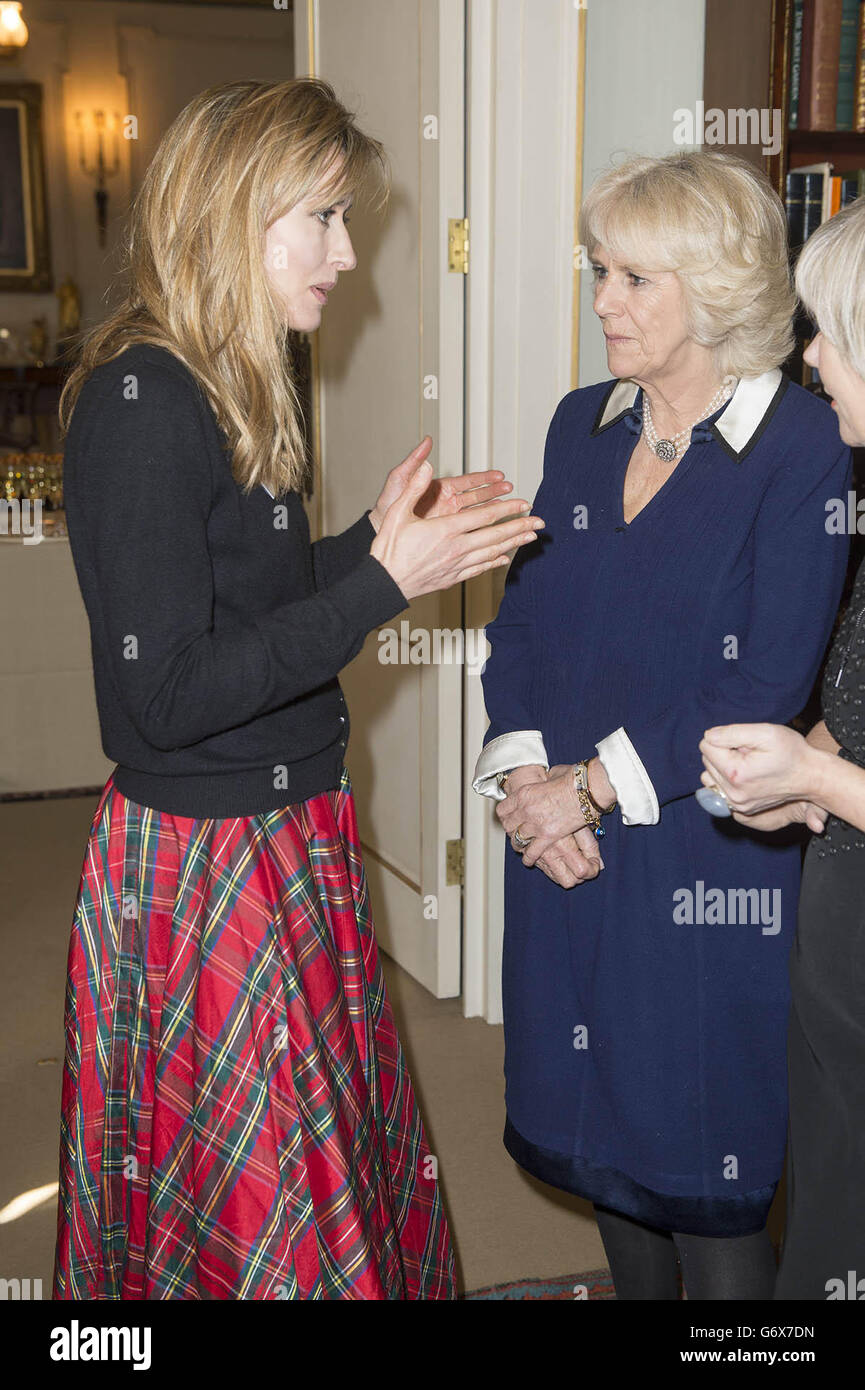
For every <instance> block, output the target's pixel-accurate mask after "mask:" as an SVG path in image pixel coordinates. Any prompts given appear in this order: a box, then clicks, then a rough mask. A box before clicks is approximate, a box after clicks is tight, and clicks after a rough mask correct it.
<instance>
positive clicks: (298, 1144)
mask: <svg viewBox="0 0 865 1390" xmlns="http://www.w3.org/2000/svg"><path fill="white" fill-rule="evenodd" d="M65 1026H66V1052H65V1062H64V1071H63V1090H62V1114H61V1137H60V1193H59V1205H58V1232H57V1249H56V1257H55V1267H54V1293H53V1296H54V1298H56V1299H162V1298H186V1299H245V1298H264V1299H277V1298H319V1299H334V1298H348V1299H426V1298H440V1299H453V1298H455V1297H456V1289H455V1280H454V1261H453V1254H452V1250H451V1244H450V1238H449V1234H448V1228H447V1223H446V1220H445V1216H444V1212H443V1210H442V1205H441V1200H440V1197H439V1192H438V1187H437V1183H436V1162H435V1160H434V1158H433V1157H432V1156H431V1155H430V1153H429V1150H428V1148H427V1143H426V1139H425V1137H424V1131H423V1126H422V1124H421V1119H420V1115H419V1113H418V1108H417V1104H416V1102H415V1097H414V1093H413V1091H412V1087H411V1082H410V1080H409V1077H408V1074H407V1072H406V1067H405V1062H404V1059H403V1054H402V1050H401V1047H400V1042H399V1038H398V1036H397V1032H396V1028H395V1027H394V1022H393V1017H392V1015H391V1010H390V1005H389V1003H388V1000H387V995H386V993H385V985H384V979H383V976H382V971H381V965H380V962H379V958H378V952H377V949H376V942H375V936H374V932H373V925H372V919H371V914H370V904H369V894H368V889H367V882H366V875H365V872H364V867H363V862H362V860H361V854H360V845H359V840H358V832H357V821H356V814H355V806H354V799H353V796H352V792H351V783H350V780H349V776H348V773H347V771H345V770H343V773H342V780H341V784H340V787H339V788H338V789H336V790H333V791H328V792H322V793H321V794H320V795H318V796H314V797H311V798H309V800H307V801H303V802H299V803H296V804H294V805H290V806H286V807H285V808H283V809H280V810H278V811H271V812H268V813H265V814H262V815H256V816H249V817H242V818H239V819H212V820H211V819H191V818H186V817H179V816H173V815H169V814H166V813H165V812H161V811H155V810H151V809H148V808H147V807H144V806H139V805H137V804H136V803H134V802H131V801H128V800H127V799H126V798H125V797H124V796H122V795H121V793H120V792H119V791H118V790H117V788H116V787H115V786H114V782H113V775H112V777H110V778H109V779H108V782H107V783H106V786H105V788H104V790H103V792H102V795H101V798H100V801H99V805H98V807H97V809H96V813H95V815H94V818H93V823H92V826H91V831H90V837H89V841H88V845H87V851H86V855H85V860H84V866H83V869H82V874H81V881H80V886H79V890H78V898H77V903H76V907H75V914H74V919H73V925H72V937H71V942H70V948H69V971H68V980H67V992H66V1008H65Z"/></svg>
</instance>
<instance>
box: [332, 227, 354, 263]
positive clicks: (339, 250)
mask: <svg viewBox="0 0 865 1390" xmlns="http://www.w3.org/2000/svg"><path fill="white" fill-rule="evenodd" d="M330 259H331V262H332V264H333V265H334V266H337V267H339V268H340V269H341V270H354V268H355V266H356V265H357V256H356V255H355V254H354V247H353V246H352V244H351V237H350V236H349V234H348V232H347V231H346V230H345V228H343V231H342V236H341V237H340V239H339V241H338V242H337V243H336V245H335V246H334V248H333V254H332V255H331V258H330Z"/></svg>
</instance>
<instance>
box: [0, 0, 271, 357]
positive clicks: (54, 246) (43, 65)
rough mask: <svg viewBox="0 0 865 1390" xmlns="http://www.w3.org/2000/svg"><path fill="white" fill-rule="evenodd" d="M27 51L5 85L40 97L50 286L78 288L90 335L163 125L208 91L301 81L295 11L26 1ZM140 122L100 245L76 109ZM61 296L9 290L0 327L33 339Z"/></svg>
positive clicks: (1, 72) (8, 65)
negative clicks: (81, 160)
mask: <svg viewBox="0 0 865 1390" xmlns="http://www.w3.org/2000/svg"><path fill="white" fill-rule="evenodd" d="M22 13H23V15H24V19H25V22H26V24H27V27H28V29H29V31H30V42H29V43H28V45H27V47H26V48H25V49H24V51H23V53H22V54H21V55H20V57H17V58H15V59H13V60H7V61H4V63H3V65H2V69H0V83H16V82H38V83H41V84H42V88H43V109H42V121H43V143H44V151H45V175H46V192H47V204H48V217H49V229H50V238H51V259H52V266H53V272H54V280H55V288H56V286H58V285H59V284H60V283H61V282H62V281H63V280H64V279H65V278H66V276H67V275H71V277H72V279H73V280H74V281H75V283H76V284H77V285H78V288H79V293H80V297H81V310H82V315H81V316H82V324H83V325H84V326H86V325H88V324H89V323H92V322H94V321H96V320H98V319H100V318H103V317H104V316H105V313H106V307H107V306H106V303H105V301H104V293H105V290H106V289H107V287H108V286H109V284H110V283H111V280H112V275H113V271H114V266H115V262H114V260H113V259H112V251H113V250H114V248H115V246H116V244H117V238H118V235H119V234H120V230H121V221H122V216H123V214H124V213H125V211H126V209H127V207H128V205H129V202H130V199H131V197H132V196H133V195H134V193H135V191H136V189H137V187H138V184H139V183H140V181H141V177H142V175H143V173H144V170H145V169H146V167H147V164H148V163H149V161H150V158H151V156H152V154H153V152H154V150H155V149H156V146H157V145H158V143H159V140H160V139H161V137H162V135H163V133H164V131H165V129H166V127H167V126H168V125H169V124H170V123H171V121H172V120H173V119H174V117H175V116H176V115H177V114H178V112H179V111H180V110H182V108H183V107H184V106H185V105H186V103H187V102H188V101H190V100H191V98H192V97H193V96H194V95H195V94H196V93H197V92H200V91H202V90H203V89H204V88H206V87H210V86H213V85H214V84H216V83H218V82H229V81H233V80H235V79H237V78H243V77H249V78H255V79H256V80H258V81H275V80H277V79H281V78H286V77H293V76H294V27H293V16H292V14H291V12H290V11H285V10H270V9H257V8H241V7H234V6H230V7H227V8H225V9H223V8H222V7H221V6H217V5H205V6H199V5H185V4H170V5H169V4H134V3H128V0H127V2H126V3H124V0H26V3H25V5H24V7H23V11H22ZM79 108H80V109H82V110H84V111H85V112H86V111H90V110H92V109H94V108H104V109H108V110H112V111H113V110H116V111H117V112H118V113H119V114H120V116H121V119H122V118H123V117H124V116H125V115H127V114H133V115H136V116H137V117H138V122H139V138H138V140H137V141H125V140H121V141H120V168H119V171H118V173H117V175H116V176H115V177H114V178H112V179H110V180H109V182H108V192H109V199H110V201H109V205H108V237H107V242H106V246H105V247H104V248H102V247H100V246H99V242H98V238H97V232H96V214H95V204H94V191H95V184H94V182H93V181H92V180H91V179H90V178H88V177H87V175H86V174H84V173H82V171H81V170H80V169H79V167H78V142H77V134H76V128H75V111H76V110H77V109H79ZM57 307H58V306H57V302H56V299H55V294H54V291H52V290H49V291H47V292H46V293H44V294H42V293H39V294H33V293H20V294H18V293H10V294H6V293H4V294H3V295H2V297H0V324H2V325H4V326H8V327H10V328H12V329H13V331H15V332H16V333H17V334H18V336H19V337H21V336H22V335H23V338H24V341H25V342H26V338H27V329H28V325H29V323H30V321H31V319H33V318H36V317H38V316H41V315H44V316H45V318H46V320H47V326H48V336H49V350H50V351H51V352H52V353H53V350H54V346H55V338H56V328H57Z"/></svg>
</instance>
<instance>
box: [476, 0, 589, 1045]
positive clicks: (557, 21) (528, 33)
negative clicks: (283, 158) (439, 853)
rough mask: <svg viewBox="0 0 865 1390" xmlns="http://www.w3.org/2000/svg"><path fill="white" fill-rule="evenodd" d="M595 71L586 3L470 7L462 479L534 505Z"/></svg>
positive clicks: (499, 930) (492, 920)
mask: <svg viewBox="0 0 865 1390" xmlns="http://www.w3.org/2000/svg"><path fill="white" fill-rule="evenodd" d="M585 60H586V8H585V6H584V5H578V4H576V3H575V2H574V0H552V3H548V4H546V5H544V6H538V5H534V4H526V3H513V0H506V2H505V3H502V0H470V3H469V30H468V35H467V53H466V65H467V74H466V77H467V81H466V85H467V116H468V132H467V138H468V147H467V169H468V197H467V214H468V219H469V241H470V262H469V274H468V285H467V292H468V299H467V305H466V468H467V469H468V470H472V471H477V470H481V469H486V468H501V469H502V470H503V471H504V473H505V476H506V477H507V478H508V479H509V480H510V481H511V482H512V483H513V484H514V494H515V495H518V496H521V497H526V498H528V499H531V498H533V497H534V495H535V493H536V491H537V489H538V487H539V485H540V482H541V476H542V471H543V452H544V439H545V437H546V432H547V428H548V426H549V422H550V420H551V418H552V415H553V412H554V410H555V407H556V405H557V404H558V402H559V401H560V400H561V398H562V396H563V395H565V393H566V392H567V391H569V390H571V389H573V387H575V386H576V385H577V378H578V362H579V326H580V325H579V306H580V284H581V267H582V266H583V265H584V261H585V258H584V257H580V256H578V255H576V254H575V252H576V248H577V242H578V237H577V222H578V214H579V206H580V202H581V198H582V156H583V121H584V101H585ZM515 286H516V287H517V288H516V290H515ZM505 573H506V571H503V570H500V569H499V570H493V571H488V572H487V573H486V574H483V575H479V576H478V577H477V578H476V579H473V580H470V581H469V582H468V583H467V585H466V586H465V587H466V602H465V622H466V627H467V629H476V630H477V629H480V628H482V627H485V626H486V624H487V623H488V622H490V621H491V620H492V618H493V617H494V616H495V614H496V612H497V610H498V606H499V602H500V600H501V596H502V593H503V592H504V576H505ZM487 650H489V648H488V647H487ZM464 680H465V696H464V709H465V719H464V751H463V765H464V769H465V776H464V786H465V811H464V816H463V834H464V837H465V884H464V904H463V922H464V929H463V1013H464V1014H465V1015H466V1016H467V1017H471V1016H476V1015H480V1016H481V1017H483V1018H485V1019H486V1020H487V1022H489V1023H500V1022H501V1019H502V996H501V959H502V937H503V928H504V852H505V835H504V832H503V831H502V829H501V827H500V825H499V822H498V820H497V818H496V815H495V802H494V801H492V800H491V799H490V798H489V797H481V796H478V795H477V794H476V793H475V792H474V791H473V790H472V787H471V780H472V774H473V770H474V766H475V763H476V761H477V758H478V754H479V753H480V750H481V746H482V744H483V738H484V733H485V731H486V729H487V727H488V724H489V720H488V719H487V715H486V711H485V708H484V703H483V689H482V686H481V680H480V675H479V674H478V673H473V672H472V671H470V670H469V669H468V668H466V670H465V673H464Z"/></svg>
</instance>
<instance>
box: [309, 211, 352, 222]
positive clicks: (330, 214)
mask: <svg viewBox="0 0 865 1390" xmlns="http://www.w3.org/2000/svg"><path fill="white" fill-rule="evenodd" d="M335 212H336V208H328V209H327V210H326V211H324V212H317V213H316V214H315V215H316V217H320V218H321V219H322V221H323V223H324V226H325V227H327V226H329V225H330V224H329V222H328V221H327V219H328V218H329V217H333V214H334V213H335ZM342 220H343V222H344V223H348V222H350V221H351V218H350V217H344V218H343V219H342Z"/></svg>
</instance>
